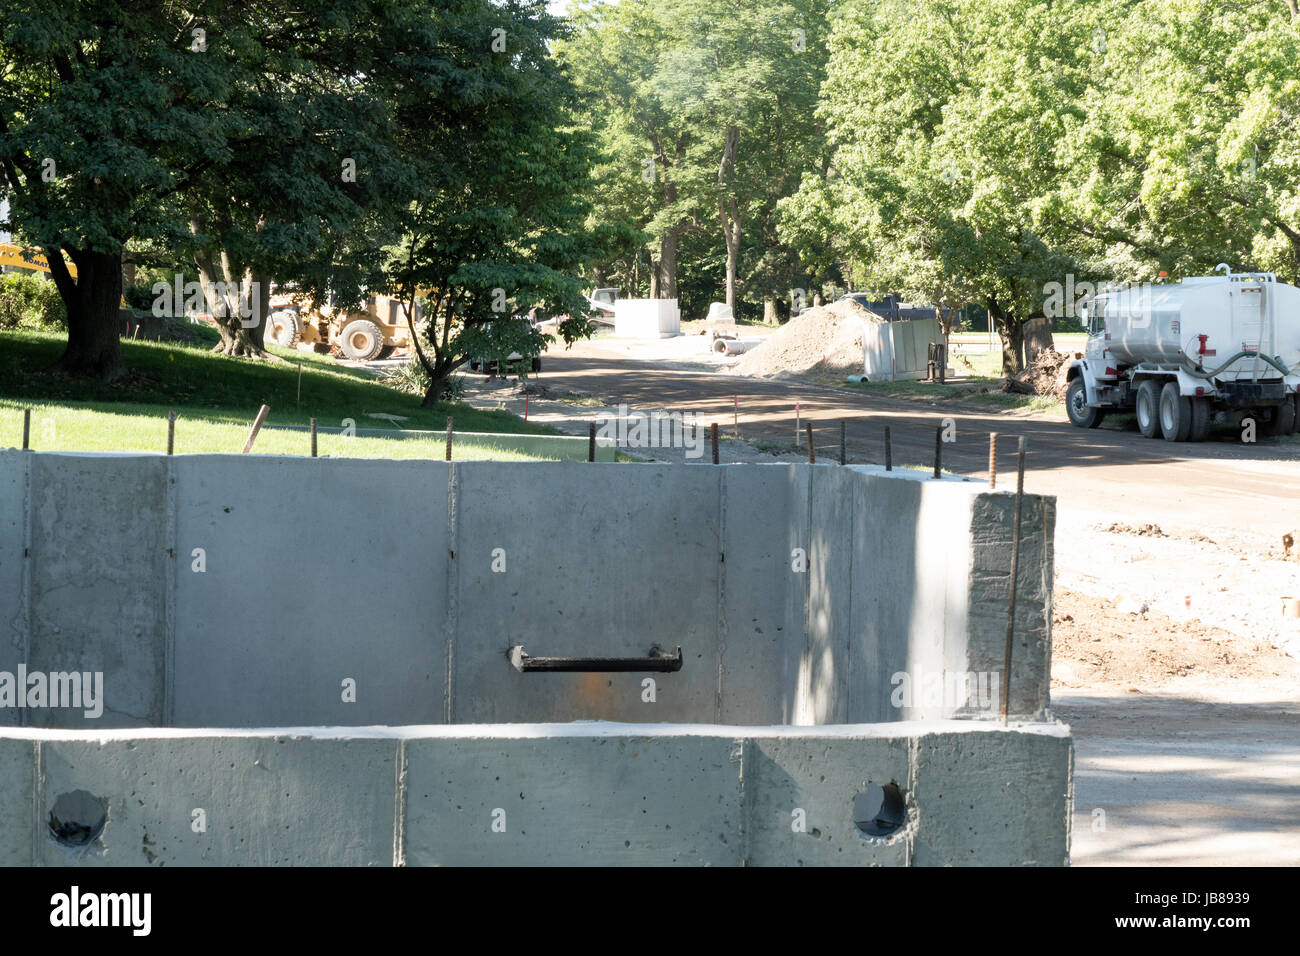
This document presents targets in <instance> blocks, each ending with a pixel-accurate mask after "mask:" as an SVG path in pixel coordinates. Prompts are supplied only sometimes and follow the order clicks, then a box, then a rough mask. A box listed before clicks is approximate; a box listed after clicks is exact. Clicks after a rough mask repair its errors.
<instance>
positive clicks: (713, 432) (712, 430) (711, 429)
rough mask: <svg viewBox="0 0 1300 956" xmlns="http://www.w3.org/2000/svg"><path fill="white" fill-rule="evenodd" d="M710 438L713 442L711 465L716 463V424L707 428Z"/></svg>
mask: <svg viewBox="0 0 1300 956" xmlns="http://www.w3.org/2000/svg"><path fill="white" fill-rule="evenodd" d="M709 432H710V438H712V440H713V463H714V464H715V465H716V464H717V463H718V423H717V422H714V423H713V424H712V425H710V426H709Z"/></svg>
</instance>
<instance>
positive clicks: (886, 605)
mask: <svg viewBox="0 0 1300 956" xmlns="http://www.w3.org/2000/svg"><path fill="white" fill-rule="evenodd" d="M1013 504H1014V496H1013V495H1011V494H1009V493H1007V492H994V493H989V492H988V491H987V489H986V487H985V486H984V485H983V484H981V483H976V482H966V481H962V480H956V479H944V480H940V481H935V480H932V479H929V478H928V477H927V476H926V475H924V474H922V473H920V472H911V471H901V470H900V471H895V472H892V473H890V474H888V475H886V474H884V473H882V472H881V471H880V470H879V469H872V468H865V467H856V466H850V467H840V466H837V465H815V466H809V465H786V464H779V465H778V464H773V465H746V466H727V467H709V466H703V467H698V466H696V467H683V466H672V465H660V464H645V465H622V464H600V463H597V464H588V463H566V462H556V463H525V462H464V463H454V464H448V463H446V462H439V461H388V460H355V459H329V460H326V459H308V458H286V457H278V456H234V455H199V456H175V457H172V458H167V457H162V456H150V455H61V454H43V453H29V452H19V451H0V671H6V672H9V673H16V671H17V669H18V667H19V665H23V666H25V667H26V668H27V669H28V670H29V671H43V672H66V671H71V670H74V669H76V670H84V671H90V672H102V673H103V679H104V697H105V702H104V711H103V714H102V716H100V717H98V718H88V717H85V716H84V715H83V713H82V711H79V710H70V709H51V708H42V709H19V708H14V707H7V708H6V707H0V726H4V725H8V726H45V727H78V726H87V727H135V726H160V725H161V726H183V727H205V726H207V727H211V726H224V727H276V726H317V725H326V726H334V725H338V726H367V725H374V724H388V725H403V724H425V723H482V722H515V721H524V722H537V721H566V720H590V719H599V720H618V721H656V722H658V721H669V722H708V723H724V724H753V725H764V724H790V723H798V724H821V723H859V722H873V721H887V720H907V719H931V718H942V717H947V716H990V715H991V714H992V713H993V712H995V711H996V709H997V704H998V701H997V696H998V695H997V693H996V689H997V683H996V682H997V681H999V680H1000V679H1001V671H1002V666H1003V654H1004V650H1003V648H1004V641H1005V631H1006V620H1007V607H1006V601H1007V583H1008V581H1007V579H1008V569H1009V567H1010V537H1011V519H1012V515H1011V512H1012V510H1013ZM1024 506H1025V507H1024V515H1023V520H1022V526H1023V527H1022V541H1021V549H1022V553H1021V563H1020V575H1019V582H1018V598H1017V613H1016V642H1015V651H1014V654H1013V668H1012V680H1011V712H1012V713H1013V714H1017V715H1021V716H1028V717H1038V716H1042V715H1044V714H1045V712H1046V707H1047V703H1048V682H1047V677H1048V660H1049V658H1050V627H1049V622H1050V617H1051V613H1050V612H1051V537H1052V526H1053V521H1054V504H1053V500H1052V499H1050V498H1042V497H1038V496H1032V495H1030V496H1026V498H1025V502H1024ZM514 644H522V645H524V647H525V649H526V651H527V652H528V653H529V654H530V655H533V656H570V655H572V656H578V655H581V656H597V657H603V656H609V657H639V656H643V655H646V654H647V653H648V652H649V651H650V649H651V647H652V646H654V645H658V646H659V647H661V648H663V649H664V650H667V651H671V650H672V649H673V648H675V647H676V646H678V645H680V646H681V647H682V650H683V656H684V666H683V668H682V670H681V671H680V672H678V673H666V674H654V675H645V674H639V673H630V674H580V675H579V674H536V673H532V674H521V673H519V672H517V671H515V670H514V669H513V668H511V667H510V666H509V664H508V662H507V659H506V651H507V649H508V648H509V647H510V646H511V645H514ZM968 673H969V674H980V675H983V677H984V679H985V680H986V689H987V691H988V692H989V693H988V695H987V696H988V697H989V698H990V699H989V701H988V702H987V703H989V704H991V706H984V707H980V706H972V705H971V704H970V703H969V702H967V701H965V700H953V699H949V697H948V696H947V695H941V696H940V697H939V698H937V699H932V698H931V696H930V695H929V693H928V690H927V689H928V688H930V687H931V685H932V684H934V683H937V684H938V685H939V686H940V688H942V687H945V686H948V684H949V682H950V680H951V679H952V678H954V677H961V676H963V675H966V674H968ZM900 674H904V675H906V678H905V679H904V681H905V683H906V684H907V685H908V686H907V687H906V688H903V689H905V690H908V691H910V699H905V695H903V694H902V693H901V691H900V687H899V685H898V682H897V678H898V675H900ZM990 678H991V680H990ZM647 679H649V680H652V681H653V686H650V685H648V684H647V683H646V681H647Z"/></svg>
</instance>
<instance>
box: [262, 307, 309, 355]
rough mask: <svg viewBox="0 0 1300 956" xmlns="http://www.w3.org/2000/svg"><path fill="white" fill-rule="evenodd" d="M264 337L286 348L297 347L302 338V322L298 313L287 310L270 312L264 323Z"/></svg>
mask: <svg viewBox="0 0 1300 956" xmlns="http://www.w3.org/2000/svg"><path fill="white" fill-rule="evenodd" d="M266 337H267V338H268V339H270V340H271V341H272V342H274V343H275V344H276V345H283V346H284V347H286V348H288V347H290V346H293V345H297V344H298V340H299V339H301V338H302V322H301V320H300V319H299V318H298V313H297V312H292V311H290V310H288V309H281V310H280V311H279V312H272V313H271V317H270V318H269V319H268V320H267V323H266Z"/></svg>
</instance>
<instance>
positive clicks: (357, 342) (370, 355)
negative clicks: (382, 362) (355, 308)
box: [339, 319, 384, 362]
mask: <svg viewBox="0 0 1300 956" xmlns="http://www.w3.org/2000/svg"><path fill="white" fill-rule="evenodd" d="M383 347H384V334H383V333H382V332H380V331H379V326H377V325H376V324H375V323H373V322H371V321H370V320H369V319H353V320H352V321H351V322H349V323H348V324H347V325H345V326H344V327H343V331H342V332H341V333H340V334H339V348H341V349H342V350H343V354H344V355H346V356H347V357H348V358H350V359H352V361H354V362H369V361H371V360H372V359H374V358H375V357H376V356H377V355H379V353H380V351H381V350H382V349H383Z"/></svg>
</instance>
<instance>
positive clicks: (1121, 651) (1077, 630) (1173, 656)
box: [1052, 589, 1300, 699]
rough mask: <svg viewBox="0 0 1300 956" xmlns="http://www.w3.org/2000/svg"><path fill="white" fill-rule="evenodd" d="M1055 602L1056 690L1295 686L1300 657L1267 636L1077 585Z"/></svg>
mask: <svg viewBox="0 0 1300 956" xmlns="http://www.w3.org/2000/svg"><path fill="white" fill-rule="evenodd" d="M1053 601H1054V607H1053V613H1052V694H1053V696H1055V695H1057V694H1060V693H1067V694H1068V693H1071V692H1075V691H1078V690H1082V689H1088V690H1092V691H1099V692H1100V691H1108V692H1113V693H1119V694H1153V693H1158V694H1166V695H1177V696H1179V697H1190V698H1204V699H1208V698H1211V697H1216V696H1224V697H1228V698H1232V697H1235V696H1237V695H1236V694H1234V693H1233V690H1234V688H1233V687H1232V686H1231V685H1233V684H1239V685H1241V687H1242V688H1243V689H1245V688H1248V689H1250V690H1251V691H1258V690H1259V689H1260V688H1261V687H1263V686H1265V685H1270V684H1281V685H1282V686H1284V687H1289V688H1292V689H1294V688H1297V687H1300V661H1297V660H1296V659H1295V658H1293V657H1291V656H1290V655H1288V654H1286V653H1284V652H1283V651H1282V650H1281V649H1279V648H1277V647H1275V646H1273V644H1271V643H1270V642H1269V641H1268V640H1266V639H1262V638H1259V637H1240V636H1238V635H1235V634H1232V633H1230V632H1228V631H1225V630H1222V629H1220V628H1217V627H1213V626H1211V625H1207V624H1205V623H1203V622H1201V621H1200V620H1198V619H1197V618H1195V617H1191V616H1190V614H1187V615H1183V616H1180V617H1170V616H1168V615H1166V614H1161V613H1159V612H1157V611H1151V610H1148V611H1147V612H1146V613H1140V612H1139V611H1137V610H1136V609H1124V608H1123V607H1121V605H1120V604H1117V603H1116V602H1114V601H1111V600H1108V599H1106V598H1099V597H1091V596H1089V595H1086V594H1080V593H1078V592H1075V591H1066V590H1061V589H1057V591H1056V593H1055V595H1054V597H1053ZM1225 685H1226V686H1225Z"/></svg>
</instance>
